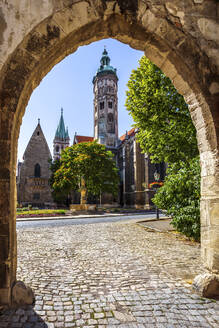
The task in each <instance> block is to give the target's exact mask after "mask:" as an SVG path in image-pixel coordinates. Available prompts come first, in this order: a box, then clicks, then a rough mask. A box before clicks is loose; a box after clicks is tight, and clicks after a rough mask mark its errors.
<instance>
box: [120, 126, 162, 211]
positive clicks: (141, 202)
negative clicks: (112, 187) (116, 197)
mask: <svg viewBox="0 0 219 328" xmlns="http://www.w3.org/2000/svg"><path fill="white" fill-rule="evenodd" d="M118 166H119V171H120V177H121V197H120V199H121V204H122V205H124V206H127V207H129V206H130V207H136V208H145V209H150V208H153V207H154V204H153V201H152V198H153V196H154V194H155V190H154V189H151V188H149V184H150V183H151V182H154V180H155V179H154V173H155V171H157V172H158V173H159V174H160V181H163V180H164V177H165V174H166V173H165V171H166V170H165V164H164V163H161V164H153V163H151V160H150V157H149V156H147V154H144V153H142V150H141V147H140V144H139V143H138V142H137V141H136V132H134V133H132V135H129V134H127V135H126V138H125V139H124V140H123V141H122V143H121V145H120V147H119V150H118Z"/></svg>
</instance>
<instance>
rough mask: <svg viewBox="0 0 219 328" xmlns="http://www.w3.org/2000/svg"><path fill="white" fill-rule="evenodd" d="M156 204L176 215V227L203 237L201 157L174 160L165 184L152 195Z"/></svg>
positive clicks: (173, 215) (194, 236)
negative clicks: (201, 230)
mask: <svg viewBox="0 0 219 328" xmlns="http://www.w3.org/2000/svg"><path fill="white" fill-rule="evenodd" d="M153 201H154V202H155V204H156V205H157V206H158V207H159V208H162V209H166V211H167V214H168V215H171V216H172V217H173V219H172V222H171V223H172V225H173V226H174V227H175V228H176V230H178V231H180V232H182V233H183V234H185V235H186V236H187V237H192V238H194V239H195V240H199V239H200V165H199V157H198V156H197V157H195V158H193V159H192V160H190V161H189V162H178V163H175V164H173V165H172V166H171V167H170V168H169V170H168V175H167V177H166V179H165V183H164V186H163V187H161V188H160V189H159V191H158V192H157V193H156V195H155V197H154V198H153Z"/></svg>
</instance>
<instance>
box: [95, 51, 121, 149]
mask: <svg viewBox="0 0 219 328" xmlns="http://www.w3.org/2000/svg"><path fill="white" fill-rule="evenodd" d="M100 63H101V65H100V68H99V69H98V71H97V73H96V75H95V77H94V79H93V84H94V88H93V92H94V138H95V139H96V140H98V142H99V143H100V144H103V145H105V146H106V147H110V148H115V147H117V145H118V97H117V90H118V87H117V81H118V77H117V75H116V69H115V68H113V67H112V66H110V58H109V56H108V53H107V51H106V49H104V51H103V54H102V58H101V60H100Z"/></svg>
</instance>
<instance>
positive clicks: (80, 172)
mask: <svg viewBox="0 0 219 328" xmlns="http://www.w3.org/2000/svg"><path fill="white" fill-rule="evenodd" d="M118 183H119V175H118V169H117V167H116V163H115V161H114V158H113V154H112V153H111V152H110V151H107V150H106V147H105V146H104V145H100V144H98V143H97V142H96V141H95V142H84V143H79V144H76V145H73V146H71V147H68V148H66V149H64V150H63V151H62V155H61V159H60V167H59V168H58V170H57V171H56V172H55V174H54V182H53V185H52V186H53V189H54V191H56V190H58V191H60V190H65V191H66V192H71V191H72V190H78V191H81V190H82V188H85V189H86V192H87V193H91V194H93V195H99V194H100V193H101V192H108V193H111V194H113V195H116V194H117V192H118Z"/></svg>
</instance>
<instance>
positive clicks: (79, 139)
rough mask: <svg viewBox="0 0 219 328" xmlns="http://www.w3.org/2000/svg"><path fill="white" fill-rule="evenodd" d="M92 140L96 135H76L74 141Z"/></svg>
mask: <svg viewBox="0 0 219 328" xmlns="http://www.w3.org/2000/svg"><path fill="white" fill-rule="evenodd" d="M91 141H94V137H88V136H79V135H76V136H75V139H74V143H81V142H91Z"/></svg>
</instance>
